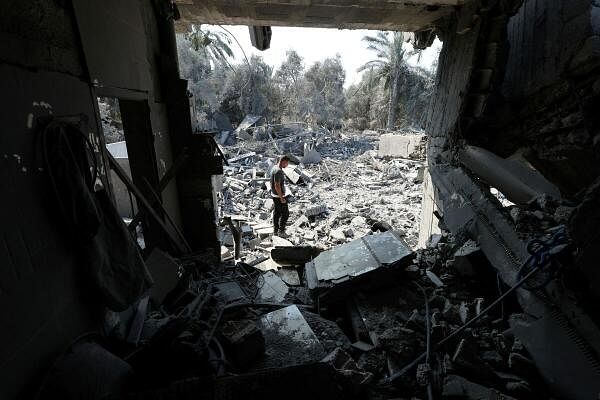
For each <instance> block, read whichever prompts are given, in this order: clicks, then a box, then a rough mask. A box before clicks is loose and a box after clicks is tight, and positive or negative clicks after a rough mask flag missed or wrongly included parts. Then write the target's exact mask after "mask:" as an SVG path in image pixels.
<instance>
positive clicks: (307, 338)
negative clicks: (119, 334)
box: [258, 305, 326, 368]
mask: <svg viewBox="0 0 600 400" xmlns="http://www.w3.org/2000/svg"><path fill="white" fill-rule="evenodd" d="M258 325H259V327H260V329H261V331H262V334H263V336H264V338H265V345H266V351H265V355H264V358H263V359H262V360H261V361H260V362H259V363H258V367H260V368H281V367H286V366H291V365H299V364H307V363H311V362H316V361H319V360H321V359H323V357H325V355H326V354H325V350H324V348H323V345H322V344H321V342H319V339H318V338H317V336H316V335H315V333H314V332H313V330H312V329H311V327H310V326H309V325H308V323H307V322H306V320H305V319H304V317H303V316H302V313H300V310H299V309H298V307H297V306H295V305H294V306H288V307H285V308H281V309H279V310H276V311H273V312H270V313H268V314H265V315H263V316H262V317H261V318H260V319H259V321H258Z"/></svg>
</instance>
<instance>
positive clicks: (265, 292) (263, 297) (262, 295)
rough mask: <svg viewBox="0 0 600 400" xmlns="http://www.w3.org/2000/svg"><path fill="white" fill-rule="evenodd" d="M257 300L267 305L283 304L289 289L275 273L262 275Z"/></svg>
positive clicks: (268, 272)
mask: <svg viewBox="0 0 600 400" xmlns="http://www.w3.org/2000/svg"><path fill="white" fill-rule="evenodd" d="M257 286H258V288H259V289H258V293H257V294H256V300H257V301H260V302H265V303H281V302H283V299H285V295H286V294H287V293H288V287H287V285H286V284H285V283H284V282H283V280H282V279H281V278H280V277H278V276H277V275H276V274H275V273H274V272H273V271H267V272H265V273H264V274H262V275H261V276H260V277H259V279H258V282H257Z"/></svg>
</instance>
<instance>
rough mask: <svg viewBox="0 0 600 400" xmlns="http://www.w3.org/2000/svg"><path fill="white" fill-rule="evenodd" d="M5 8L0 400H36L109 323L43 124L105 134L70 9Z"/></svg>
mask: <svg viewBox="0 0 600 400" xmlns="http://www.w3.org/2000/svg"><path fill="white" fill-rule="evenodd" d="M2 8H3V10H2V13H1V15H0V30H1V31H0V38H1V40H0V87H2V102H1V107H2V112H1V113H0V126H1V127H2V128H1V129H2V134H1V135H0V182H1V183H0V185H1V186H2V194H3V196H2V200H1V205H2V206H1V207H0V220H1V221H2V223H1V224H0V232H1V234H0V266H1V268H0V303H1V304H2V313H0V326H2V330H1V332H0V369H1V370H2V374H0V397H1V398H3V399H12V398H15V397H17V394H19V393H20V394H21V396H22V398H31V395H32V393H30V392H28V391H27V390H33V386H32V383H33V382H39V380H37V379H35V378H40V377H39V373H40V371H42V370H43V369H45V368H47V367H49V365H50V363H51V362H52V360H53V359H54V357H56V356H57V355H58V354H59V353H60V352H61V351H63V350H64V349H65V348H66V347H67V346H68V345H69V343H70V342H71V341H72V340H73V339H74V338H75V337H77V336H78V335H80V334H82V333H83V332H86V331H90V330H95V329H97V328H98V326H99V321H100V319H101V318H100V312H99V311H100V309H99V304H98V302H97V301H96V300H95V299H94V297H93V295H91V292H90V291H89V288H88V287H87V285H86V283H85V279H83V274H84V269H83V268H82V266H81V265H80V264H78V262H77V260H76V254H75V249H74V244H73V243H72V241H70V240H67V239H66V235H65V232H64V231H63V230H61V229H60V221H57V219H56V218H57V212H56V209H55V204H54V203H53V202H52V201H51V199H52V198H53V196H52V194H51V188H50V187H49V185H48V180H47V178H46V176H45V174H44V171H43V170H40V168H41V164H40V159H39V154H38V153H37V151H36V145H35V140H36V137H35V134H34V131H35V128H36V127H37V119H38V118H39V117H44V116H47V115H56V116H60V115H75V114H83V116H85V117H86V118H87V120H88V127H89V130H90V132H91V133H92V134H94V135H95V134H97V133H98V130H97V124H96V119H95V112H94V106H93V104H94V101H95V99H94V98H93V97H92V94H91V92H90V89H89V86H88V84H87V82H86V81H85V80H84V79H83V76H84V71H85V67H84V65H83V64H82V62H81V58H80V53H79V49H78V46H77V35H76V28H75V23H74V19H73V16H72V14H71V12H70V11H69V9H68V8H63V7H61V6H59V3H58V2H55V1H44V0H40V1H33V2H27V4H23V2H19V1H13V2H8V4H3V6H2ZM32 27H35V29H33V28H32ZM26 388H27V389H26Z"/></svg>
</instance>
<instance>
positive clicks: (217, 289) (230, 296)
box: [213, 282, 246, 304]
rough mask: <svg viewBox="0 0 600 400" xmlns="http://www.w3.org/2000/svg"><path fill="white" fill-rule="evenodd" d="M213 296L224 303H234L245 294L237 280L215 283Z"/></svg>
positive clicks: (243, 297)
mask: <svg viewBox="0 0 600 400" xmlns="http://www.w3.org/2000/svg"><path fill="white" fill-rule="evenodd" d="M213 290H214V296H215V298H216V299H217V300H219V301H220V302H222V303H224V304H230V303H235V302H236V301H240V300H243V299H245V298H246V294H245V293H244V291H243V290H242V288H241V287H240V285H239V283H237V282H223V283H217V284H215V285H214V286H213Z"/></svg>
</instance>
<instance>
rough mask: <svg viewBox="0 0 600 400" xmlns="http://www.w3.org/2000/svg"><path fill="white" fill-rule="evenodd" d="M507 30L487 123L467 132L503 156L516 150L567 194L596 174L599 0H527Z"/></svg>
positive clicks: (599, 142)
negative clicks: (503, 60)
mask: <svg viewBox="0 0 600 400" xmlns="http://www.w3.org/2000/svg"><path fill="white" fill-rule="evenodd" d="M506 30H507V32H506V42H507V45H508V46H507V47H508V59H507V62H506V74H505V78H504V80H503V82H502V84H501V85H500V86H498V88H497V93H496V99H497V101H496V102H495V103H493V104H489V105H488V111H487V112H486V115H485V118H484V120H483V121H482V122H483V124H482V125H481V126H482V127H483V126H485V125H487V127H488V129H485V130H482V129H478V130H479V132H470V133H468V134H467V135H469V136H470V137H471V138H472V139H473V142H474V143H476V144H479V145H481V146H482V147H486V148H488V149H489V150H492V151H493V152H495V153H497V154H499V155H502V156H504V157H507V156H510V155H511V154H513V153H514V152H515V151H517V150H521V151H522V152H524V156H525V158H526V159H527V160H528V161H529V162H530V163H531V164H532V165H533V166H534V167H536V168H537V169H538V170H539V171H540V172H541V173H542V174H543V175H545V176H546V178H547V179H549V180H550V181H552V182H553V183H554V184H556V185H557V186H558V187H559V189H560V190H561V192H562V194H563V195H564V196H567V197H571V196H573V195H574V194H576V193H577V192H578V191H580V190H582V189H585V188H586V187H587V186H588V185H590V184H591V183H592V182H593V181H594V179H595V178H596V177H597V176H598V175H599V174H600V163H599V162H598V161H600V160H599V159H598V154H599V151H598V150H599V147H598V146H599V145H600V136H599V134H600V117H599V116H598V112H597V110H598V109H600V80H599V79H598V76H599V73H598V72H599V68H600V36H599V32H600V3H598V2H597V1H593V0H574V1H568V2H564V1H557V0H553V1H540V0H526V1H524V2H523V4H522V6H521V7H520V8H519V10H518V12H517V13H516V14H515V15H514V16H512V17H511V18H510V19H509V21H508V24H507V29H506ZM490 128H491V129H490Z"/></svg>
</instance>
